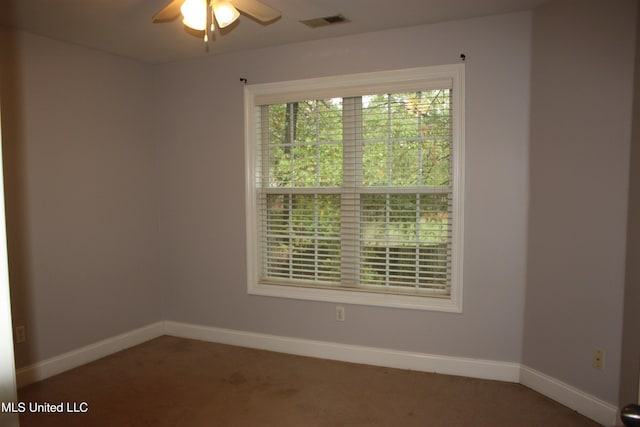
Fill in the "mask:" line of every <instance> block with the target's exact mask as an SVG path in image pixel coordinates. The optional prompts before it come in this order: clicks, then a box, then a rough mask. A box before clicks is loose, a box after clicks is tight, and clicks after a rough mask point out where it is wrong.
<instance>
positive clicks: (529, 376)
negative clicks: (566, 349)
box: [520, 365, 618, 426]
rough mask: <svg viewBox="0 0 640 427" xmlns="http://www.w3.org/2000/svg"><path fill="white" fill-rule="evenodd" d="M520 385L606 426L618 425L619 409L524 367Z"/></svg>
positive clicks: (521, 369) (521, 371)
mask: <svg viewBox="0 0 640 427" xmlns="http://www.w3.org/2000/svg"><path fill="white" fill-rule="evenodd" d="M520 384H522V385H524V386H527V387H529V388H531V389H533V390H535V391H537V392H538V393H540V394H543V395H545V396H547V397H548V398H550V399H553V400H555V401H556V402H558V403H561V404H563V405H565V406H567V407H569V408H571V409H573V410H574V411H576V412H578V413H580V414H582V415H584V416H585V417H588V418H591V419H592V420H594V421H596V422H598V423H600V424H602V425H604V426H615V425H618V408H617V407H616V406H614V405H612V404H610V403H607V402H605V401H603V400H601V399H598V398H597V397H595V396H592V395H590V394H588V393H585V392H584V391H582V390H579V389H577V388H575V387H573V386H571V385H569V384H566V383H563V382H562V381H560V380H558V379H556V378H553V377H550V376H548V375H546V374H543V373H542V372H538V371H536V370H535V369H532V368H529V367H528V366H524V365H522V366H521V368H520Z"/></svg>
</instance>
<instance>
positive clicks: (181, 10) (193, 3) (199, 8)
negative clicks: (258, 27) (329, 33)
mask: <svg viewBox="0 0 640 427" xmlns="http://www.w3.org/2000/svg"><path fill="white" fill-rule="evenodd" d="M239 11H240V12H243V13H245V14H247V15H249V16H251V17H253V18H255V19H257V20H258V21H260V22H263V23H268V22H271V21H274V20H276V19H278V18H279V17H280V12H279V11H278V10H276V9H274V8H272V7H270V6H267V5H265V4H263V3H261V2H259V1H258V0H172V1H171V3H169V4H168V5H166V6H165V7H164V8H162V9H161V10H160V11H159V12H158V13H156V14H155V15H153V22H154V23H155V22H167V21H173V20H174V19H176V18H177V17H178V16H180V15H181V14H182V17H183V19H182V22H183V24H185V25H186V26H188V27H189V28H192V29H194V30H197V31H204V32H205V35H204V37H205V41H207V39H208V37H207V31H206V30H207V26H209V27H210V30H211V31H213V30H214V22H215V23H217V25H218V27H219V28H224V27H226V26H228V25H230V24H232V23H233V22H234V21H235V20H236V19H238V17H239V16H240V13H239Z"/></svg>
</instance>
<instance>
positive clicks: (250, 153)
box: [244, 64, 465, 313]
mask: <svg viewBox="0 0 640 427" xmlns="http://www.w3.org/2000/svg"><path fill="white" fill-rule="evenodd" d="M439 81H447V82H452V84H453V91H452V116H453V129H452V137H453V139H452V144H453V145H452V153H453V158H452V167H453V215H454V218H455V221H454V223H453V229H452V267H451V295H450V296H449V297H447V298H441V297H432V296H420V295H402V294H393V293H379V292H372V291H367V290H360V289H351V288H349V289H335V288H331V289H327V288H313V287H298V286H287V285H276V284H272V283H269V284H267V283H261V282H260V280H259V274H260V272H259V268H258V249H259V244H258V240H257V239H258V219H259V215H258V213H257V202H256V192H257V188H256V154H257V153H256V150H257V144H256V135H257V129H256V125H255V124H256V122H257V117H256V108H255V107H256V106H257V105H260V104H266V103H280V102H287V101H289V102H292V101H298V100H300V99H311V98H318V99H319V98H322V97H325V98H326V97H347V96H353V95H354V94H355V95H360V94H363V93H367V90H369V88H371V90H376V89H379V88H380V87H381V86H384V87H385V89H386V88H387V87H388V88H390V89H391V90H393V91H403V90H404V91H409V90H420V89H422V88H424V87H425V85H426V87H432V86H434V84H436V85H437V84H438V82H439ZM464 81H465V79H464V64H452V65H442V66H431V67H420V68H410V69H403V70H393V71H381V72H371V73H359V74H349V75H340V76H332V77H322V78H314V79H305V80H294V81H283V82H275V83H263V84H249V85H246V86H245V91H244V107H245V171H246V233H247V235H246V238H247V281H248V283H247V291H248V293H249V294H251V295H262V296H270V297H282V298H293V299H302V300H313V301H326V302H334V303H345V304H361V305H369V306H383V307H395V308H406V309H419V310H434V311H446V312H455V313H461V312H462V290H463V281H462V275H463V243H464V242H463V236H464V152H465V150H464V144H465V135H464V133H465V126H464V111H465V109H464V102H465V96H464ZM449 84H451V83H449Z"/></svg>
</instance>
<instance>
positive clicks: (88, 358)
mask: <svg viewBox="0 0 640 427" xmlns="http://www.w3.org/2000/svg"><path fill="white" fill-rule="evenodd" d="M162 335H171V336H175V337H181V338H190V339H197V340H201V341H209V342H216V343H221V344H229V345H237V346H241V347H248V348H257V349H261V350H269V351H277V352H281V353H288V354H295V355H299V356H308V357H318V358H323V359H330V360H339V361H343V362H352V363H363V364H368V365H375V366H384V367H389V368H398V369H411V370H414V371H421V372H435V373H439V374H446V375H459V376H464V377H471V378H481V379H490V380H498V381H508V382H516V383H521V384H522V385H525V386H527V387H529V388H531V389H533V390H535V391H537V392H538V393H541V394H543V395H545V396H547V397H549V398H551V399H553V400H555V401H557V402H559V403H561V404H563V405H565V406H567V407H569V408H571V409H573V410H574V411H577V412H579V413H581V414H583V415H584V416H586V417H589V418H591V419H592V420H594V421H596V422H598V423H600V424H603V425H605V426H614V425H616V423H617V419H618V418H617V417H618V408H617V407H616V406H614V405H612V404H610V403H607V402H605V401H603V400H601V399H598V398H597V397H595V396H592V395H590V394H588V393H585V392H583V391H582V390H579V389H577V388H575V387H573V386H571V385H569V384H566V383H563V382H562V381H559V380H557V379H555V378H553V377H550V376H548V375H546V374H543V373H542V372H538V371H536V370H535V369H532V368H529V367H527V366H524V365H521V364H519V363H513V362H499V361H493V360H482V359H470V358H463V357H452V356H442V355H434V354H424V353H412V352H406V351H398V350H390V349H384V348H376V347H365V346H356V345H350V344H339V343H332V342H325V341H314V340H306V339H300V338H290V337H282V336H277V335H268V334H259V333H253V332H244V331H237V330H232V329H223V328H214V327H210V326H200V325H193V324H188V323H180V322H172V321H165V322H156V323H152V324H150V325H148V326H144V327H142V328H139V329H135V330H133V331H130V332H127V333H124V334H120V335H117V336H115V337H111V338H108V339H106V340H103V341H99V342H97V343H94V344H91V345H88V346H85V347H82V348H79V349H77V350H73V351H70V352H67V353H64V354H61V355H59V356H56V357H52V358H50V359H47V360H44V361H42V362H38V363H36V364H33V365H30V366H27V367H24V368H21V369H18V370H17V372H16V381H17V384H18V387H22V386H25V385H27V384H31V383H33V382H36V381H41V380H43V379H45V378H49V377H51V376H53V375H57V374H59V373H62V372H64V371H67V370H70V369H73V368H76V367H78V366H81V365H84V364H86V363H89V362H93V361H94V360H97V359H100V358H102V357H105V356H108V355H110V354H113V353H116V352H118V351H121V350H123V349H125V348H129V347H133V346H135V345H138V344H142V343H143V342H145V341H149V340H151V339H153V338H157V337H159V336H162Z"/></svg>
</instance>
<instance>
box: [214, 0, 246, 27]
mask: <svg viewBox="0 0 640 427" xmlns="http://www.w3.org/2000/svg"><path fill="white" fill-rule="evenodd" d="M212 6H213V14H214V15H215V16H216V21H217V22H218V26H219V27H220V28H224V27H226V26H228V25H231V24H232V23H233V22H234V21H235V20H236V19H238V17H239V16H240V12H238V9H236V8H235V7H233V5H232V4H231V3H229V2H228V1H224V0H214V1H213V3H212Z"/></svg>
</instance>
